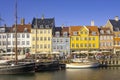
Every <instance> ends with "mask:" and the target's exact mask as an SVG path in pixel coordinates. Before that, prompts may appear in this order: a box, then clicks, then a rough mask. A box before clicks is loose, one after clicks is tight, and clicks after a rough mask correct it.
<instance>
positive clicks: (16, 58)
mask: <svg viewBox="0 0 120 80" xmlns="http://www.w3.org/2000/svg"><path fill="white" fill-rule="evenodd" d="M17 61H18V57H17V0H16V3H15V62H16V64H17Z"/></svg>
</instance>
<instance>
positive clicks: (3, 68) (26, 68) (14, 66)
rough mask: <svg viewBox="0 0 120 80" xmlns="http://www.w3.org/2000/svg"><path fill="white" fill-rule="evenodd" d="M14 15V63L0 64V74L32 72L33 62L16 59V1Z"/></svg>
mask: <svg viewBox="0 0 120 80" xmlns="http://www.w3.org/2000/svg"><path fill="white" fill-rule="evenodd" d="M15 8H16V14H15V19H16V20H15V61H14V62H9V63H4V64H0V74H22V73H29V72H34V67H35V64H34V62H19V61H18V57H17V0H16V6H15Z"/></svg>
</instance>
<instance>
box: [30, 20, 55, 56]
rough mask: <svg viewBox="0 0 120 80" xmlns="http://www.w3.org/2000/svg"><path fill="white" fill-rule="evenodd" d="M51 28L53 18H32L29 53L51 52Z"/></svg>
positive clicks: (52, 26)
mask: <svg viewBox="0 0 120 80" xmlns="http://www.w3.org/2000/svg"><path fill="white" fill-rule="evenodd" d="M53 28H54V18H46V19H44V18H42V19H37V18H34V19H33V22H32V29H31V45H32V46H31V53H38V54H50V53H51V50H52V47H51V46H52V41H51V40H52V32H53V31H52V30H53ZM36 33H37V34H36Z"/></svg>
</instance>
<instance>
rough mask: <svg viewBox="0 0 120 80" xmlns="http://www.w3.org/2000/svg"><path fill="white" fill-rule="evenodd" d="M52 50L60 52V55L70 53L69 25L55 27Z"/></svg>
mask: <svg viewBox="0 0 120 80" xmlns="http://www.w3.org/2000/svg"><path fill="white" fill-rule="evenodd" d="M52 51H53V52H56V53H59V54H60V56H63V55H68V54H70V38H69V27H55V31H54V35H53V38H52Z"/></svg>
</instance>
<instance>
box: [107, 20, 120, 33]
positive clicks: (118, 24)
mask: <svg viewBox="0 0 120 80" xmlns="http://www.w3.org/2000/svg"><path fill="white" fill-rule="evenodd" d="M109 21H110V23H111V24H112V26H113V30H114V31H119V30H120V20H118V21H116V20H112V19H110V20H109Z"/></svg>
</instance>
